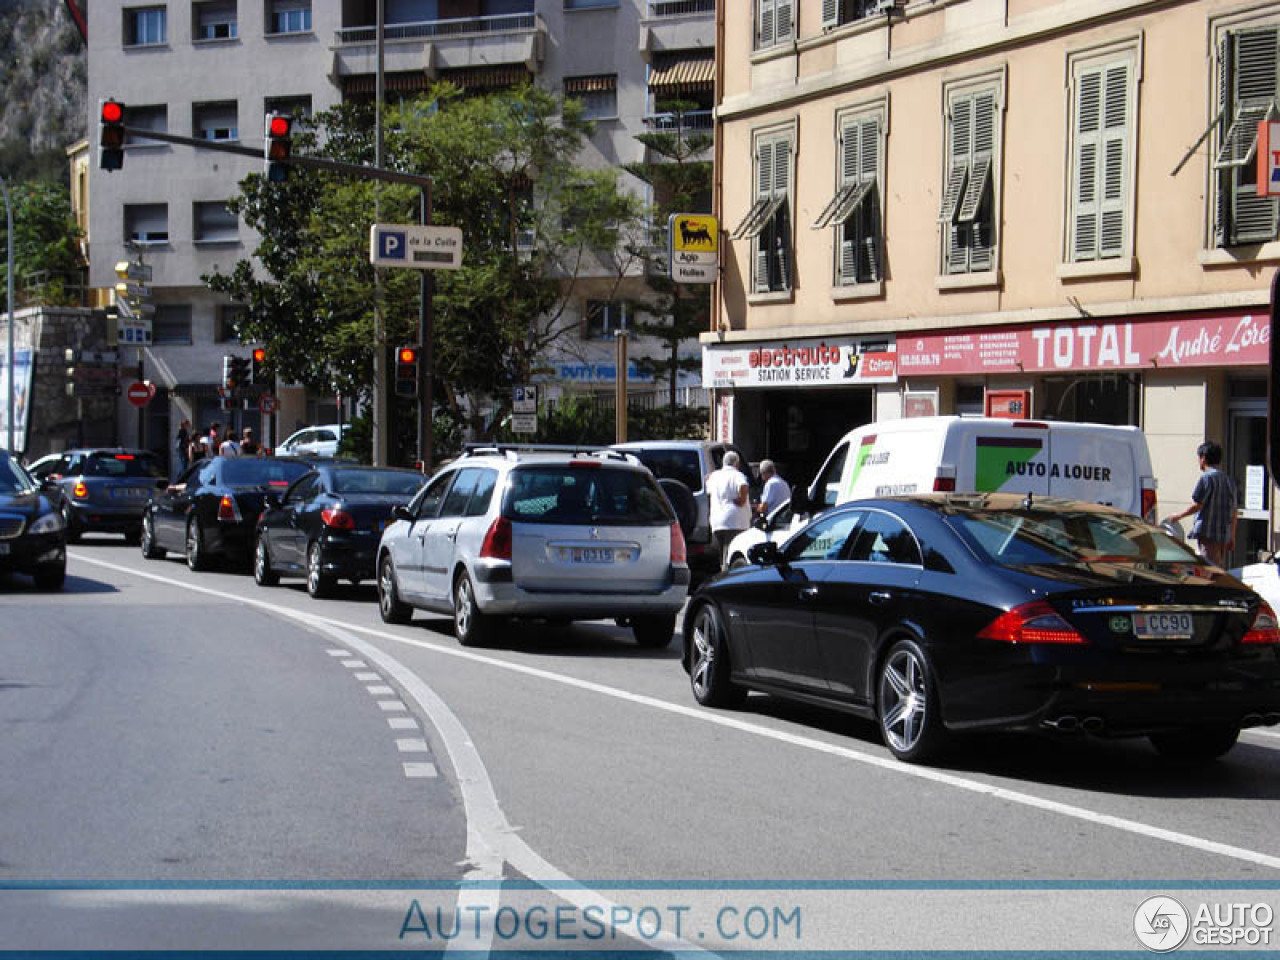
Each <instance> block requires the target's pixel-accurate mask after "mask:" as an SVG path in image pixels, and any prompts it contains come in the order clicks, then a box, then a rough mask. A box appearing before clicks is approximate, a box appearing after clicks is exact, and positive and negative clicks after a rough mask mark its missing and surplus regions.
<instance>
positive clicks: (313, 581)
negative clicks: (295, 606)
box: [307, 540, 333, 600]
mask: <svg viewBox="0 0 1280 960" xmlns="http://www.w3.org/2000/svg"><path fill="white" fill-rule="evenodd" d="M320 561H321V557H320V544H319V543H318V542H317V541H314V540H313V541H312V542H311V546H309V547H307V593H308V594H310V595H311V596H312V597H314V598H315V599H317V600H323V599H324V598H325V597H328V596H330V595H331V594H332V593H333V577H331V576H330V575H329V574H327V573H325V572H324V568H323V567H321V565H320Z"/></svg>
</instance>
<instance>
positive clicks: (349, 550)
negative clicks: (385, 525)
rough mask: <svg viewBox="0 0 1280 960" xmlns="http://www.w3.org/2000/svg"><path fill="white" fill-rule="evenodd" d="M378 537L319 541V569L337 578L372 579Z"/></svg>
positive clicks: (376, 556) (375, 566) (375, 565)
mask: <svg viewBox="0 0 1280 960" xmlns="http://www.w3.org/2000/svg"><path fill="white" fill-rule="evenodd" d="M378 539H379V538H378V537H376V536H374V537H365V538H360V539H356V538H348V539H345V540H336V539H325V540H321V541H320V569H322V570H323V571H324V572H325V573H326V574H328V575H329V576H332V577H335V578H337V579H339V580H372V579H373V578H374V573H375V571H376V568H377V561H378Z"/></svg>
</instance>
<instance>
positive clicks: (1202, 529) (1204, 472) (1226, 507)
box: [1169, 440, 1236, 567]
mask: <svg viewBox="0 0 1280 960" xmlns="http://www.w3.org/2000/svg"><path fill="white" fill-rule="evenodd" d="M1196 456H1197V457H1199V458H1200V479H1199V480H1197V481H1196V487H1195V489H1194V490H1192V491H1191V500H1192V503H1191V506H1189V507H1187V509H1185V510H1183V511H1182V512H1181V513H1175V514H1173V515H1172V516H1171V517H1169V520H1173V521H1178V520H1181V519H1182V518H1183V517H1189V516H1191V515H1192V514H1195V520H1194V521H1193V522H1192V524H1191V539H1192V540H1196V541H1198V542H1199V544H1200V552H1201V553H1202V554H1204V556H1205V558H1206V559H1207V560H1208V561H1209V562H1210V563H1213V564H1216V565H1217V566H1219V567H1225V566H1226V565H1227V555H1228V554H1229V553H1230V552H1231V550H1232V548H1233V547H1235V545H1236V485H1235V484H1234V483H1232V482H1231V478H1230V477H1229V476H1227V475H1226V474H1225V473H1223V472H1222V470H1221V469H1220V467H1221V464H1222V447H1221V446H1220V445H1219V444H1217V443H1214V442H1213V441H1212V440H1206V441H1205V442H1204V443H1202V444H1200V446H1199V447H1197V448H1196Z"/></svg>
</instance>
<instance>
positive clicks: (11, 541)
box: [0, 450, 67, 590]
mask: <svg viewBox="0 0 1280 960" xmlns="http://www.w3.org/2000/svg"><path fill="white" fill-rule="evenodd" d="M57 501H58V496H57V493H56V491H54V490H48V489H42V488H41V486H40V485H39V484H38V483H36V481H35V480H34V479H33V478H32V477H31V475H30V474H29V473H27V472H26V471H25V470H23V469H22V467H21V466H20V465H19V464H18V461H16V460H14V459H13V457H11V456H10V455H9V453H8V451H5V450H0V572H4V573H8V572H10V571H17V572H18V573H25V574H28V575H30V576H31V577H32V579H34V580H35V582H36V586H37V587H38V588H40V589H41V590H57V589H58V588H60V587H61V586H62V582H63V581H64V580H65V579H66V577H67V541H66V523H65V522H64V521H63V519H62V513H61V511H60V510H59V509H58V502H57Z"/></svg>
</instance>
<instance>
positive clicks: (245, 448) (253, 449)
mask: <svg viewBox="0 0 1280 960" xmlns="http://www.w3.org/2000/svg"><path fill="white" fill-rule="evenodd" d="M261 452H262V448H261V447H259V446H258V443H257V441H256V440H254V439H253V428H252V427H245V428H244V429H243V430H241V431H240V456H242V457H256V456H257V455H258V454H260V453H261Z"/></svg>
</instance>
